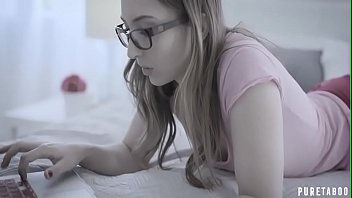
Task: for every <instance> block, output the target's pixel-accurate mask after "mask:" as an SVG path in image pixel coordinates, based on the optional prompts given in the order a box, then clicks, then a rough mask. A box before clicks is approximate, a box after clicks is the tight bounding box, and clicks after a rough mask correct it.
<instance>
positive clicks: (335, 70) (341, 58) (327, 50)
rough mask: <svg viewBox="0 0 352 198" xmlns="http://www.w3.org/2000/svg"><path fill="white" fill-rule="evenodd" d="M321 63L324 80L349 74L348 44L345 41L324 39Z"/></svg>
mask: <svg viewBox="0 0 352 198" xmlns="http://www.w3.org/2000/svg"><path fill="white" fill-rule="evenodd" d="M321 63H322V66H323V70H324V80H330V79H332V78H336V77H340V76H343V75H345V74H350V45H349V43H348V42H346V41H340V40H332V39H330V40H325V41H324V42H323V54H322V58H321Z"/></svg>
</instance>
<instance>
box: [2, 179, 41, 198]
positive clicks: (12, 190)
mask: <svg viewBox="0 0 352 198" xmlns="http://www.w3.org/2000/svg"><path fill="white" fill-rule="evenodd" d="M0 198H37V195H36V194H35V193H34V191H33V189H32V187H31V186H30V185H29V183H28V182H21V181H17V182H16V180H15V179H5V180H0Z"/></svg>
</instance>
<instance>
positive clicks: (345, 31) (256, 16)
mask: <svg viewBox="0 0 352 198" xmlns="http://www.w3.org/2000/svg"><path fill="white" fill-rule="evenodd" d="M223 9H224V14H225V22H226V24H227V25H228V26H235V25H236V24H238V23H239V22H240V21H243V22H244V24H245V25H246V26H247V27H248V28H249V29H250V30H251V31H254V32H255V33H258V34H259V35H262V36H264V37H265V38H267V39H269V40H271V41H274V42H276V43H279V44H281V43H284V44H286V45H293V46H294V45H297V46H298V47H299V46H303V45H306V46H307V47H308V48H316V47H317V46H319V45H320V43H321V40H322V39H334V40H342V41H346V42H349V41H350V1H349V0H223Z"/></svg>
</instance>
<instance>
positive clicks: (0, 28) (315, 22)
mask: <svg viewBox="0 0 352 198" xmlns="http://www.w3.org/2000/svg"><path fill="white" fill-rule="evenodd" d="M223 4H224V11H225V19H226V23H227V24H228V25H229V26H234V25H236V24H238V23H239V22H240V21H244V23H245V24H246V25H247V26H248V27H249V28H250V29H251V30H253V31H255V32H257V33H258V34H260V35H262V36H264V37H266V38H267V39H269V40H271V41H273V42H275V43H277V44H281V45H283V46H285V47H289V48H300V49H310V50H312V49H315V50H318V49H327V46H328V45H329V46H332V45H333V46H334V47H335V48H333V47H332V48H330V51H333V52H335V53H346V54H347V53H348V56H347V55H346V56H345V57H346V59H345V60H347V62H348V63H346V62H344V63H346V64H344V67H346V68H347V64H348V68H349V64H350V62H349V60H350V58H349V49H350V48H349V47H350V2H349V1H348V0H295V1H292V0H223ZM119 9H120V8H119V1H118V0H95V1H94V0H0V118H1V119H0V140H6V139H12V138H14V137H17V136H18V133H20V132H19V131H20V130H22V131H25V130H29V129H30V128H27V125H25V124H23V123H24V122H30V123H29V124H33V122H43V123H44V122H45V123H47V124H48V123H49V124H51V123H60V122H63V121H64V120H66V119H68V118H70V116H71V115H77V114H82V113H84V112H85V110H87V109H89V108H91V107H93V106H99V105H101V104H104V103H105V102H106V101H110V100H126V101H131V100H130V98H129V95H128V92H127V89H126V86H125V84H124V80H123V69H124V65H125V63H126V61H127V60H128V59H127V54H126V49H125V48H123V47H122V46H121V45H120V43H119V40H118V39H117V38H116V37H114V29H113V28H114V26H115V25H117V24H118V23H119V22H120V19H119ZM105 15H106V16H105ZM336 46H338V47H340V48H344V49H347V51H346V50H345V51H336V50H334V49H337V48H336ZM340 48H338V49H340ZM337 59H341V58H337ZM340 61H341V60H340ZM71 74H77V75H79V77H81V79H82V80H84V82H85V83H86V85H87V87H86V90H85V91H84V93H81V94H76V95H81V96H77V97H76V96H74V97H73V98H76V99H67V97H66V96H65V95H75V94H65V93H63V91H62V89H61V85H62V82H63V80H64V79H65V78H66V77H67V76H69V75H71ZM65 98H66V99H65ZM67 100H70V101H69V102H67ZM83 101H88V102H83ZM67 103H69V104H67ZM129 104H131V103H129ZM67 105H71V107H72V106H73V108H74V107H77V108H76V109H75V110H73V112H72V114H70V115H69V114H68V113H67ZM131 108H132V107H131ZM65 109H66V110H65ZM36 124H37V123H36ZM20 125H23V127H24V126H25V127H24V128H23V129H20ZM33 125H35V124H33ZM33 129H37V128H36V127H33Z"/></svg>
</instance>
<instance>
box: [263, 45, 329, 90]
mask: <svg viewBox="0 0 352 198" xmlns="http://www.w3.org/2000/svg"><path fill="white" fill-rule="evenodd" d="M269 50H270V51H271V53H273V55H274V56H276V58H277V59H278V60H279V61H280V62H281V63H282V65H283V66H284V67H285V68H286V69H287V71H288V72H289V73H290V74H291V75H292V77H293V78H294V79H295V80H296V81H297V82H298V84H299V85H300V86H301V87H302V89H303V90H304V91H305V92H308V91H309V90H310V89H311V88H312V87H313V86H314V85H316V84H318V83H319V82H321V81H323V76H324V75H323V68H322V65H321V61H320V60H321V55H322V51H321V50H316V49H289V48H279V47H271V48H269Z"/></svg>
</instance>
